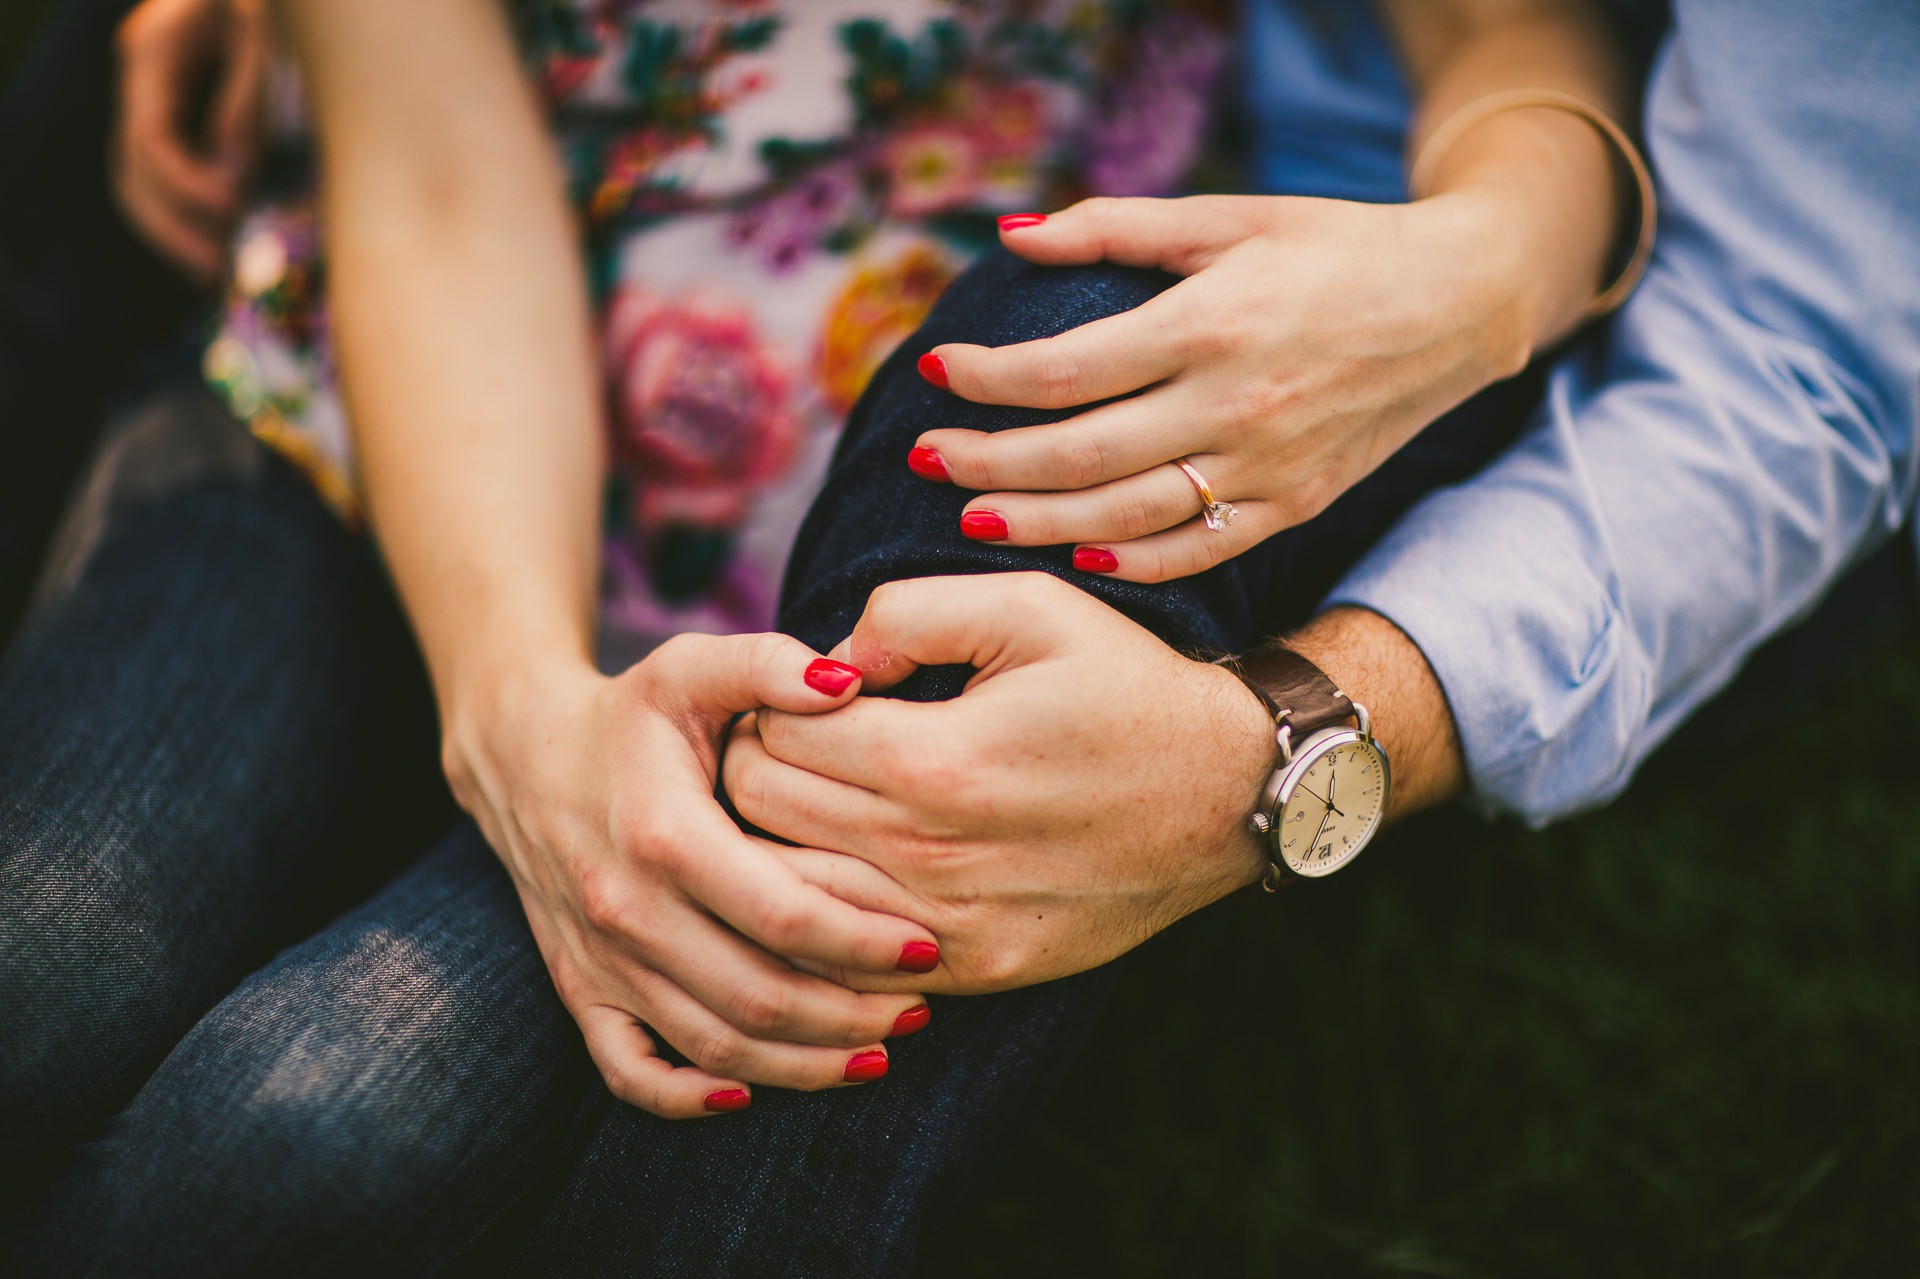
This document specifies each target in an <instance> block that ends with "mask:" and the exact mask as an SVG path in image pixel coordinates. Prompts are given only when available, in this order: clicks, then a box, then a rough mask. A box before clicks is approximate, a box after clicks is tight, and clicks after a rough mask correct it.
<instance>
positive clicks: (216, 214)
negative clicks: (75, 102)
mask: <svg viewBox="0 0 1920 1279" xmlns="http://www.w3.org/2000/svg"><path fill="white" fill-rule="evenodd" d="M119 48H120V103H119V116H118V119H117V120H116V121H115V124H114V137H113V154H112V157H111V161H110V163H111V168H112V176H113V188H114V192H115V194H116V195H117V196H118V197H119V200H120V207H121V209H122V210H123V211H124V212H125V213H126V215H127V220H128V221H129V222H131V223H132V224H133V227H134V230H135V231H137V232H138V233H139V234H140V235H141V236H142V237H143V238H144V239H146V240H147V242H148V243H149V244H151V245H152V246H153V247H154V248H155V249H156V250H158V251H159V253H160V254H161V256H163V257H165V258H166V259H167V260H168V261H170V262H172V263H173V264H174V265H175V266H177V267H179V268H180V270H181V271H183V272H184V273H185V274H186V275H187V276H188V277H189V278H190V279H192V280H193V281H194V282H195V283H198V284H202V285H208V284H212V283H213V282H214V281H215V280H217V279H218V278H219V275H220V270H221V265H222V262H223V259H224V253H225V246H226V241H227V235H228V232H229V231H230V230H231V229H232V225H233V219H234V217H235V214H236V212H237V210H238V208H239V202H240V194H241V189H242V187H243V185H244V183H245V181H246V177H247V171H248V169H249V168H250V167H251V165H252V163H253V158H254V149H255V146H256V143H257V139H258V126H259V108H260V91H261V81H262V79H263V73H264V71H265V67H266V62H267V30H266V20H265V17H264V15H263V14H262V12H261V6H260V3H259V0H144V2H143V3H141V4H140V5H138V6H136V7H135V8H134V10H133V11H132V12H131V13H129V14H128V15H127V17H126V19H125V20H124V21H123V22H121V24H120V35H119Z"/></svg>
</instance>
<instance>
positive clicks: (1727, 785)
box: [0, 0, 1920, 1277]
mask: <svg viewBox="0 0 1920 1279" xmlns="http://www.w3.org/2000/svg"><path fill="white" fill-rule="evenodd" d="M49 7H50V6H49V5H48V3H47V0H8V3H6V4H4V5H0V83H5V82H8V81H10V80H11V78H12V76H13V74H14V73H15V71H16V68H17V64H18V60H19V57H20V54H21V52H22V50H23V48H24V46H25V42H26V40H27V39H28V37H29V36H30V35H31V34H32V33H33V31H34V30H35V28H36V27H37V25H38V22H39V20H40V18H41V16H42V13H43V11H45V10H46V9H48V8H49ZM46 123H47V126H48V129H49V132H50V135H52V136H55V137H57V136H59V134H58V131H59V129H60V128H61V127H62V126H64V125H66V124H70V123H72V122H62V121H48V122H46ZM95 127H97V126H95ZM73 136H75V137H84V136H86V130H85V129H84V128H75V129H74V130H73ZM93 138H94V141H93V144H92V145H97V144H98V134H97V133H96V134H94V135H93ZM70 158H71V159H72V160H73V162H74V163H78V164H83V165H86V166H92V167H94V168H95V169H102V170H103V167H104V156H103V155H99V154H87V155H84V156H74V157H70ZM32 180H33V174H32V173H30V172H29V173H21V172H19V171H17V170H5V171H0V202H5V201H6V199H7V197H8V196H9V194H10V193H9V191H8V190H6V189H5V187H6V185H8V184H11V183H14V182H22V181H32ZM0 225H11V224H10V223H4V224H0ZM0 252H4V253H5V254H6V255H7V256H8V257H9V258H12V259H13V260H15V261H20V260H23V259H24V258H25V257H27V256H30V250H29V249H28V247H27V246H23V245H21V244H17V243H16V244H7V245H0ZM153 287H154V289H155V290H156V291H159V292H162V293H163V292H164V291H165V288H166V286H165V285H164V283H162V282H159V281H158V280H156V282H155V284H154V286H153ZM168 302H169V299H166V298H164V297H161V298H159V299H157V301H156V306H162V307H164V305H166V304H167V303H168ZM7 333H8V331H7V329H6V328H4V327H0V336H6V335H7ZM16 336H17V335H16ZM26 336H27V337H30V336H31V335H30V334H28V335H26ZM26 426H27V424H26V423H23V422H7V423H0V430H5V431H7V432H8V438H9V439H10V440H19V439H21V437H22V435H23V432H24V428H25V427H26ZM29 447H31V445H29ZM16 513H17V512H16ZM5 516H6V513H5V512H0V517H5ZM1902 544H1903V545H1904V540H1903V543H1902ZM1913 587H1914V577H1913V571H1912V565H1911V563H1910V561H1908V560H1906V559H1905V558H1904V557H1903V556H1902V555H1901V554H1899V553H1891V554H1890V555H1889V556H1883V557H1882V559H1881V562H1879V563H1878V564H1876V565H1875V566H1873V567H1872V568H1870V569H1869V570H1868V571H1867V572H1865V573H1861V574H1856V575H1855V576H1854V578H1853V579H1851V580H1850V581H1849V582H1848V583H1847V584H1846V585H1845V586H1843V587H1842V590H1843V592H1846V593H1847V595H1846V598H1845V599H1843V600H1842V601H1841V603H1840V606H1839V607H1837V608H1831V609H1829V610H1828V611H1827V614H1826V616H1825V617H1824V618H1823V619H1821V620H1819V621H1816V623H1815V624H1814V628H1813V629H1812V630H1810V631H1808V630H1803V631H1802V632H1801V633H1799V634H1796V635H1792V636H1788V637H1786V638H1785V639H1783V640H1782V641H1780V642H1777V643H1776V644H1775V645H1774V646H1773V647H1772V648H1771V649H1769V650H1767V651H1766V652H1765V653H1764V654H1763V655H1762V656H1761V657H1760V659H1758V660H1757V661H1756V662H1755V663H1754V664H1753V666H1752V667H1751V668H1750V669H1749V671H1748V672H1747V674H1746V675H1745V676H1744V677H1743V678H1742V681H1741V684H1740V686H1738V687H1737V688H1736V690H1735V691H1734V692H1733V693H1732V694H1731V695H1730V696H1729V697H1727V698H1723V699H1722V701H1721V702H1720V703H1719V704H1717V705H1716V706H1715V707H1714V708H1712V709H1711V710H1710V711H1709V713H1708V714H1706V715H1705V716H1703V717H1702V719H1701V720H1700V721H1699V722H1697V723H1696V724H1695V725H1694V726H1693V727H1692V728H1690V729H1689V731H1688V732H1687V733H1686V734H1685V735H1684V736H1683V737H1682V738H1681V739H1680V740H1678V741H1676V742H1675V743H1674V744H1672V745H1671V746H1670V747H1669V748H1668V749H1666V750H1665V751H1664V752H1663V753H1662V754H1661V755H1660V756H1658V757H1656V759H1655V760H1654V761H1653V763H1652V764H1650V765H1649V766H1648V768H1647V769H1646V770H1645V772H1644V773H1643V775H1642V778H1641V780H1640V781H1639V783H1638V784H1637V785H1636V786H1635V788H1634V790H1633V791H1632V792H1631V793H1630V794H1629V795H1628V796H1627V797H1626V798H1625V799H1624V800H1622V801H1621V802H1619V803H1617V804H1615V805H1614V806H1612V807H1611V808H1610V809H1608V810H1606V811H1605V812H1603V813H1599V814H1596V815H1594V816H1591V817H1588V818H1585V819H1582V820H1579V821H1575V822H1570V823H1566V824H1564V825H1562V826H1559V827H1556V828H1554V829H1552V830H1550V831H1547V832H1545V833H1540V834H1536V833H1530V832H1526V831H1522V830H1520V829H1518V828H1516V827H1514V826H1511V825H1489V824H1485V823H1482V822H1480V821H1479V820H1477V819H1475V818H1473V817H1470V816H1468V815H1466V814H1463V813H1457V812H1455V813H1446V814H1441V815H1437V816H1434V817H1430V818H1427V819H1424V820H1422V821H1419V822H1416V823H1414V824H1411V825H1409V826H1407V827H1405V828H1404V829H1401V830H1399V831H1397V832H1395V833H1394V834H1393V835H1392V837H1390V838H1388V839H1386V840H1383V841H1382V842H1381V844H1380V845H1379V846H1378V847H1377V848H1376V849H1375V850H1374V851H1373V852H1371V853H1370V854H1369V855H1368V856H1367V857H1365V858H1363V859H1362V860H1361V861H1360V862H1358V863H1356V865H1355V867H1354V869H1353V871H1352V872H1350V873H1347V874H1343V875H1341V876H1339V877H1337V878H1336V879H1333V880H1329V881H1327V882H1326V883H1324V884H1320V885H1313V886H1303V887H1298V889H1297V891H1288V892H1284V893H1282V894H1280V895H1279V896H1277V897H1274V898H1260V897H1251V898H1244V899H1238V900H1235V901H1231V902H1228V903H1226V904H1224V905H1223V906H1221V907H1220V908H1218V909H1216V910H1211V911H1208V912H1206V913H1205V914H1204V916H1202V917H1201V919H1200V920H1199V921H1194V920H1189V921H1188V922H1187V923H1186V924H1185V925H1183V926H1181V927H1179V928H1176V929H1175V930H1174V931H1173V932H1172V933H1170V934H1168V935H1166V936H1164V937H1162V938H1161V939H1159V940H1158V941H1156V942H1155V943H1154V944H1152V945H1150V946H1148V947H1147V948H1146V949H1144V950H1143V951H1141V952H1139V953H1138V954H1136V955H1135V956H1133V957H1132V958H1131V959H1130V960H1129V961H1128V962H1129V967H1130V969H1131V978H1130V981H1129V982H1128V984H1127V985H1126V987H1125V990H1124V993H1123V994H1122V996H1121V998H1120V1000H1119V1001H1118V1003H1117V1004H1116V1005H1115V1007H1114V1008H1113V1009H1112V1011H1111V1013H1110V1014H1109V1016H1108V1017H1107V1019H1106V1022H1105V1023H1104V1026H1103V1028H1102V1029H1101V1031H1100V1032H1099V1034H1098V1035H1097V1037H1096V1039H1095V1042H1094V1044H1093V1045H1092V1047H1091V1049H1090V1050H1089V1052H1088V1053H1087V1054H1086V1056H1085V1057H1084V1059H1083V1060H1082V1061H1081V1062H1080V1063H1079V1065H1078V1066H1077V1067H1076V1069H1075V1070H1074V1072H1073V1074H1072V1075H1071V1077H1070V1079H1069V1082H1068V1085H1067V1087H1066V1090H1065V1091H1064V1093H1063V1094H1062V1095H1061V1097H1060V1098H1059V1099H1058V1100H1057V1101H1056V1103H1055V1104H1054V1105H1053V1107H1052V1108H1051V1109H1050V1111H1049V1113H1048V1114H1047V1115H1046V1116H1044V1118H1043V1119H1042V1121H1041V1122H1040V1123H1039V1125H1038V1126H1037V1128H1036V1129H1035V1130H1034V1131H1033V1132H1032V1134H1031V1135H1030V1136H1029V1137H1028V1138H1026V1139H1025V1140H1024V1141H1023V1142H1022V1143H1021V1144H1020V1145H1019V1146H1018V1148H1016V1149H1014V1150H1013V1151H1011V1152H1009V1153H1008V1155H1007V1156H1006V1157H1005V1158H1004V1159H1003V1160H1002V1161H1001V1162H1000V1164H999V1165H998V1166H996V1167H995V1168H994V1169H993V1171H992V1173H991V1175H990V1176H989V1177H988V1178H987V1179H986V1180H985V1182H984V1184H983V1185H982V1186H981V1187H980V1192H979V1194H978V1195H977V1196H976V1198H975V1199H974V1200H972V1201H971V1202H970V1203H969V1204H968V1205H967V1206H966V1207H965V1208H964V1209H963V1210H961V1211H960V1212H958V1213H957V1214H955V1215H954V1216H953V1217H952V1219H951V1220H950V1221H949V1222H948V1223H947V1225H946V1228H945V1230H944V1232H943V1233H942V1235H941V1236H939V1237H938V1238H937V1239H936V1240H934V1241H933V1242H932V1244H931V1246H930V1247H929V1248H928V1249H927V1253H926V1264H925V1269H926V1272H927V1273H928V1274H930V1275H935V1276H961V1275H978V1274H983V1273H992V1274H996V1275H1028V1274H1033V1275H1039V1274H1061V1273H1065V1274H1083V1273H1084V1274H1105V1275H1171V1274H1236V1273H1246V1274H1274V1273H1281V1272H1286V1273H1291V1274H1300V1275H1313V1276H1334V1275H1347V1274H1352V1275H1378V1274H1410V1275H1435V1276H1458V1277H1466V1276H1483V1275H1485V1276H1492V1275H1537V1274H1548V1275H1569V1276H1585V1275H1594V1276H1599V1275H1609V1276H1611V1275H1621V1274H1634V1275H1661V1274H1673V1275H1712V1274H1738V1275H1827V1274H1835V1275H1883V1274H1885V1275H1892V1274H1915V1273H1920V1103H1917V1102H1916V1098H1915V1095H1914V1094H1915V1089H1916V1081H1920V823H1917V822H1916V820H1915V818H1916V816H1917V815H1920V748H1917V747H1916V745H1915V742H1914V728H1915V726H1916V725H1920V622H1917V621H1916V617H1915V610H1914V607H1913V597H1914V590H1913ZM1862 615H1871V616H1874V617H1875V618H1877V619H1878V620H1877V621H1876V622H1875V623H1874V624H1873V625H1871V626H1870V627H1864V628H1863V627H1861V626H1860V625H1858V624H1856V623H1855V622H1854V621H1853V619H1855V618H1857V617H1859V616H1862ZM1788 689H1793V690H1795V692H1794V694H1793V697H1794V699H1795V700H1793V701H1792V702H1791V703H1790V704H1788V703H1786V702H1785V701H1784V699H1785V697H1786V694H1785V691H1784V690H1788ZM1810 699H1814V700H1813V704H1817V705H1818V707H1819V709H1820V712H1821V713H1819V714H1817V715H1815V714H1809V713H1806V712H1807V711H1808V710H1809V709H1810V706H1809V700H1810ZM1783 705H1786V706H1787V708H1788V709H1789V710H1792V711H1795V712H1798V713H1793V714H1787V715H1782V714H1779V713H1776V712H1777V711H1778V710H1779V709H1780V708H1781V707H1782V706H1783Z"/></svg>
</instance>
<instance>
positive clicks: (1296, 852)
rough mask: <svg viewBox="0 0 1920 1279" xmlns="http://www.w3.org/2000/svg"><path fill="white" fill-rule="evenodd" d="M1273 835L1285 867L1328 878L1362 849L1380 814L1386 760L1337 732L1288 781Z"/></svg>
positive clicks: (1368, 745) (1364, 742) (1351, 736)
mask: <svg viewBox="0 0 1920 1279" xmlns="http://www.w3.org/2000/svg"><path fill="white" fill-rule="evenodd" d="M1289 782H1290V785H1291V790H1290V791H1289V792H1288V793H1287V798H1286V803H1285V804H1284V805H1282V806H1281V810H1280V813H1279V826H1278V829H1277V831H1276V837H1277V838H1278V840H1279V844H1280V855H1281V856H1282V857H1283V858H1285V859H1286V863H1287V869H1288V870H1291V871H1292V872H1294V874H1296V875H1330V874H1332V873H1333V872H1334V871H1336V870H1339V869H1340V868H1341V867H1342V866H1344V865H1346V864H1347V862H1348V861H1350V860H1352V858H1353V855H1354V854H1355V853H1358V852H1359V851H1360V850H1361V849H1362V848H1365V847H1366V846H1367V841H1368V840H1369V839H1372V838H1373V833H1374V831H1375V830H1376V829H1377V828H1378V827H1379V825H1380V818H1381V816H1382V815H1383V814H1384V813H1385V812H1386V803H1387V762H1386V760H1385V758H1383V757H1382V756H1381V754H1380V752H1379V750H1378V749H1376V748H1375V746H1374V745H1373V743H1372V742H1369V741H1368V740H1367V739H1366V738H1364V737H1361V736H1360V735H1359V734H1357V733H1354V734H1342V735H1341V737H1340V739H1339V740H1336V741H1335V742H1334V743H1333V745H1332V746H1330V747H1329V748H1328V749H1326V750H1324V751H1320V752H1318V753H1316V754H1313V755H1309V756H1308V757H1306V758H1305V759H1304V760H1303V761H1302V766H1301V767H1300V769H1299V771H1297V772H1295V773H1293V774H1291V776H1290V778H1289Z"/></svg>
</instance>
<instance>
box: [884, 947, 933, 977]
mask: <svg viewBox="0 0 1920 1279" xmlns="http://www.w3.org/2000/svg"><path fill="white" fill-rule="evenodd" d="M894 966H895V967H896V968H898V969H899V970H900V971H901V972H903V973H930V972H932V971H933V970H934V969H936V968H938V967H939V966H940V947H939V945H938V944H937V943H935V942H930V941H910V942H908V943H907V944H906V945H904V946H902V947H901V948H900V958H899V960H898V962H897V963H896V964H895V965H894Z"/></svg>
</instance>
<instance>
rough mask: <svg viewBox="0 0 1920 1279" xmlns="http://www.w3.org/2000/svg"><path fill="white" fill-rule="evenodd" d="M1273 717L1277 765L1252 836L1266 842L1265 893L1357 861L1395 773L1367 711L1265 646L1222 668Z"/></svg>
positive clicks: (1307, 666)
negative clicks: (1259, 701)
mask: <svg viewBox="0 0 1920 1279" xmlns="http://www.w3.org/2000/svg"><path fill="white" fill-rule="evenodd" d="M1221 665H1223V666H1225V667H1226V668H1227V669H1229V670H1231V671H1233V673H1234V674H1236V675H1238V676H1239V677H1240V678H1241V679H1242V680H1244V681H1246V683H1247V686H1248V687H1249V688H1251V689H1252V690H1253V691H1254V694H1255V695H1256V696H1257V697H1259V698H1260V699H1261V700H1262V701H1263V702H1265V703H1266V704H1267V709H1268V711H1269V712H1271V713H1272V715H1273V725H1274V734H1273V738H1274V745H1275V746H1277V747H1278V748H1279V752H1280V754H1279V759H1278V760H1277V761H1276V762H1275V764H1274V769H1273V775H1272V776H1271V777H1269V778H1267V784H1266V785H1265V786H1263V787H1262V788H1261V790H1260V802H1259V806H1258V807H1257V808H1255V809H1254V811H1253V814H1252V816H1250V817H1248V818H1247V828H1248V829H1249V830H1251V831H1252V832H1253V833H1254V834H1255V835H1258V836H1260V837H1261V838H1263V839H1265V840H1266V842H1267V850H1268V854H1267V857H1268V860H1267V875H1266V878H1265V879H1264V880H1262V881H1261V887H1263V888H1265V889H1266V890H1267V891H1268V892H1272V891H1273V890H1274V889H1275V888H1277V887H1279V886H1280V884H1281V883H1282V882H1283V881H1285V880H1288V879H1294V878H1305V879H1318V878H1320V877H1321V876H1324V875H1331V874H1333V872H1335V871H1337V870H1339V869H1340V868H1341V867H1342V866H1345V865H1346V864H1347V863H1348V862H1350V861H1352V860H1353V859H1354V858H1355V857H1357V856H1358V855H1359V853H1360V850H1361V849H1363V848H1365V847H1366V846H1367V844H1368V842H1369V841H1371V840H1372V839H1373V837H1374V835H1375V834H1376V833H1377V832H1378V831H1379V829H1380V823H1381V819H1382V818H1383V817H1384V816H1385V815H1386V811H1387V794H1388V788H1389V787H1390V786H1391V785H1392V774H1391V772H1390V770H1389V769H1388V766H1387V753H1386V751H1384V750H1382V749H1381V747H1380V743H1379V742H1378V741H1376V740H1375V739H1374V736H1373V721H1372V719H1371V717H1369V716H1368V714H1367V708H1366V707H1364V706H1362V705H1361V704H1360V703H1358V702H1356V701H1354V700H1353V699H1352V698H1350V697H1348V696H1347V695H1346V694H1345V693H1342V692H1341V691H1340V690H1339V689H1338V688H1336V687H1334V683H1333V681H1332V680H1330V679H1328V678H1327V677H1326V675H1324V674H1323V673H1322V672H1321V670H1320V668H1319V667H1317V666H1315V665H1314V664H1313V663H1312V662H1309V661H1308V660H1307V659H1306V658H1304V657H1302V656H1300V654H1298V653H1296V652H1294V651H1293V650H1291V649H1288V648H1282V647H1280V646H1279V645H1277V644H1269V645H1266V646H1264V647H1262V648H1259V649H1256V650H1255V651H1254V652H1252V653H1249V654H1247V655H1246V656H1244V657H1239V658H1232V659H1228V660H1226V661H1223V662H1222V663H1221Z"/></svg>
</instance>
